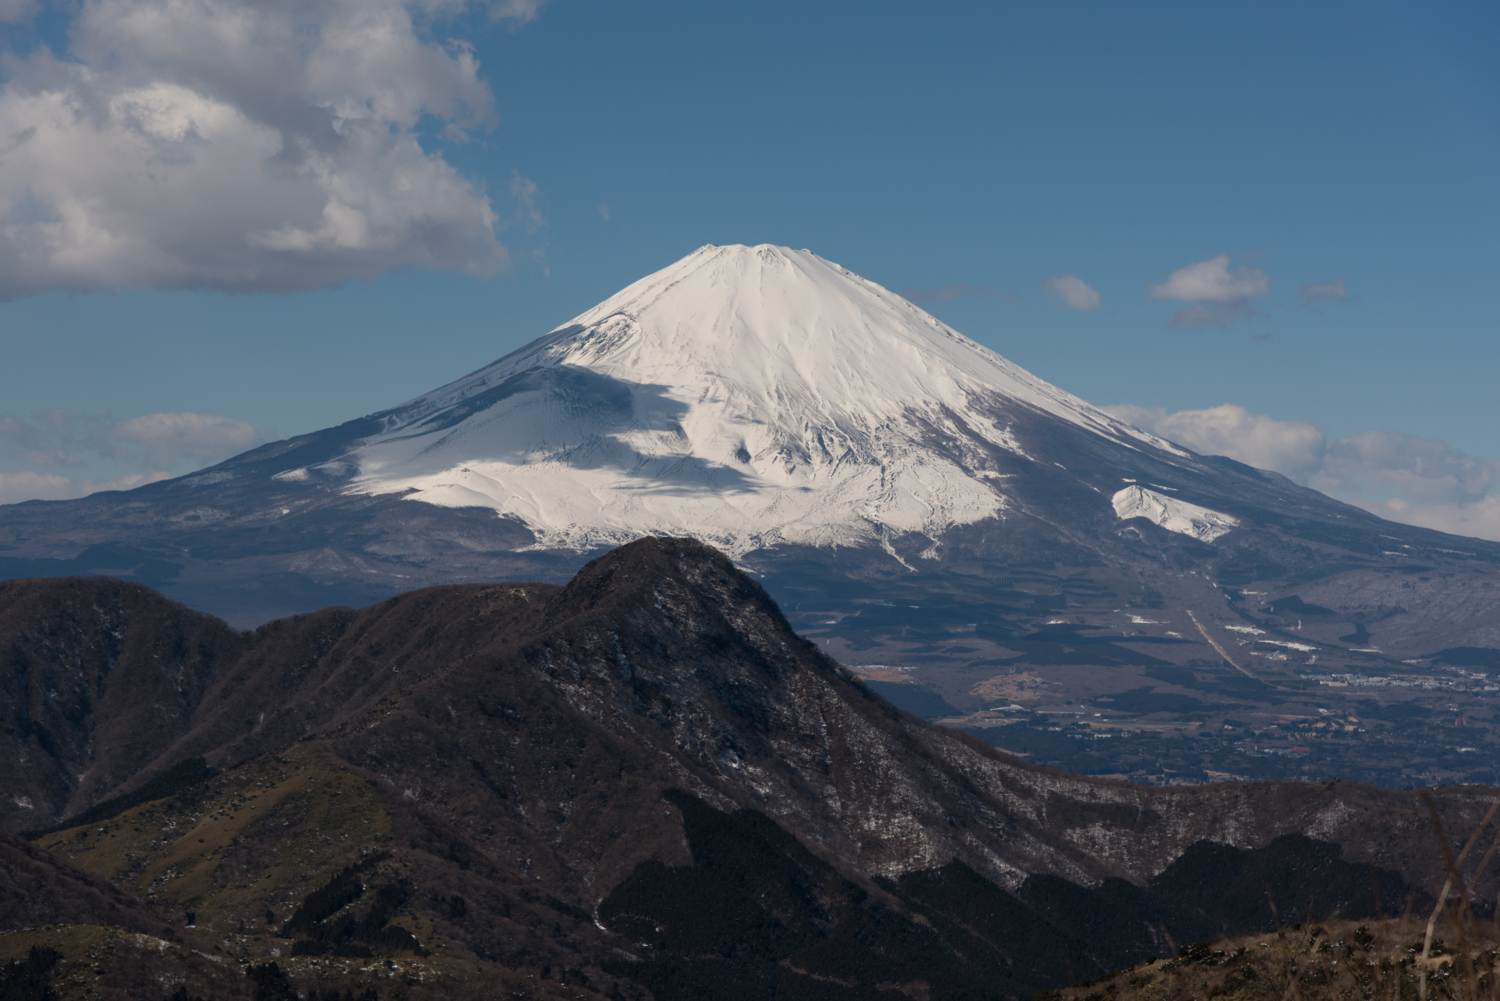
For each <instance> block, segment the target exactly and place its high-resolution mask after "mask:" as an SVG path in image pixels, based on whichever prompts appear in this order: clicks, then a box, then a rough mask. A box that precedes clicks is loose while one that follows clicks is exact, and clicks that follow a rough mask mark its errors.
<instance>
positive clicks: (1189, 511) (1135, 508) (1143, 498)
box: [1113, 486, 1240, 542]
mask: <svg viewBox="0 0 1500 1001" xmlns="http://www.w3.org/2000/svg"><path fill="white" fill-rule="evenodd" d="M1113 500H1114V505H1115V515H1116V516H1117V517H1118V518H1119V519H1120V520H1121V521H1124V520H1127V519H1130V518H1145V519H1146V520H1147V521H1150V522H1153V523H1155V524H1156V525H1159V526H1161V527H1162V528H1165V529H1166V530H1167V531H1169V532H1177V533H1178V534H1180V535H1190V536H1192V537H1193V538H1195V539H1197V540H1198V541H1200V542H1212V541H1214V540H1215V539H1217V538H1219V537H1220V536H1221V535H1227V534H1229V533H1230V532H1232V531H1234V529H1236V528H1238V527H1239V524H1240V521H1239V519H1238V518H1235V517H1233V516H1231V515H1227V514H1223V513H1221V512H1218V511H1210V510H1209V509H1208V508H1206V507H1199V506H1198V505H1197V504H1189V503H1188V502H1187V501H1184V500H1178V499H1177V498H1176V497H1164V496H1163V495H1161V494H1159V493H1156V492H1155V491H1153V490H1147V489H1146V488H1145V487H1141V486H1134V487H1126V488H1125V489H1124V490H1121V491H1120V492H1119V493H1117V494H1115V496H1114V498H1113Z"/></svg>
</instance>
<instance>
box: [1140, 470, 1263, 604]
mask: <svg viewBox="0 0 1500 1001" xmlns="http://www.w3.org/2000/svg"><path fill="white" fill-rule="evenodd" d="M1112 500H1113V501H1114V506H1115V516H1116V517H1118V518H1119V519H1120V520H1121V521H1124V520H1126V519H1129V518H1145V519H1146V520H1147V521H1150V522H1153V523H1155V524H1157V525H1160V526H1161V527H1162V528H1165V529H1166V530H1167V531H1169V532H1177V533H1178V534H1180V535H1191V536H1192V537H1193V538H1195V539H1197V540H1198V541H1199V542H1212V541H1214V540H1215V539H1217V538H1219V537H1220V536H1223V535H1228V534H1229V533H1230V532H1232V531H1234V530H1235V529H1236V528H1238V527H1239V524H1240V520H1239V519H1238V518H1236V517H1234V516H1233V515H1228V514H1223V513H1222V512H1219V511H1211V510H1209V509H1208V508H1206V507H1199V506H1198V505H1197V504H1189V503H1188V502H1187V501H1182V500H1178V499H1177V498H1176V497H1167V496H1165V495H1164V494H1159V493H1157V492H1156V491H1154V490H1147V489H1145V488H1144V487H1140V486H1135V487H1126V488H1125V489H1124V490H1121V491H1119V492H1118V493H1116V494H1115V495H1114V497H1113V498H1112ZM1231 628H1233V627H1231Z"/></svg>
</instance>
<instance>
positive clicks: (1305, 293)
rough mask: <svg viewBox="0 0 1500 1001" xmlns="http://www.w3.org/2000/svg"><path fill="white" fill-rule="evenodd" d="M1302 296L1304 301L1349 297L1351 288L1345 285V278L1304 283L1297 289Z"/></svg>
mask: <svg viewBox="0 0 1500 1001" xmlns="http://www.w3.org/2000/svg"><path fill="white" fill-rule="evenodd" d="M1297 291H1298V294H1300V295H1301V296H1302V301H1303V302H1304V303H1313V302H1322V301H1324V300H1325V299H1347V298H1349V290H1348V289H1347V288H1345V287H1344V279H1342V278H1335V279H1334V280H1333V281H1331V282H1314V283H1313V284H1311V285H1304V286H1302V287H1301V288H1300V289H1298V290H1297Z"/></svg>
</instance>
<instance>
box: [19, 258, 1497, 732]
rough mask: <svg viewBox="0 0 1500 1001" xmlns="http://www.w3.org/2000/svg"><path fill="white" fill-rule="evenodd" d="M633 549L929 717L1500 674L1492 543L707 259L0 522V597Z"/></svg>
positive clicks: (206, 593)
mask: <svg viewBox="0 0 1500 1001" xmlns="http://www.w3.org/2000/svg"><path fill="white" fill-rule="evenodd" d="M643 535H677V536H685V535H690V536H695V537H697V538H699V539H701V540H703V541H705V542H708V543H711V544H712V545H714V546H716V547H718V548H720V549H721V550H723V551H725V552H726V553H728V554H729V555H730V556H732V557H733V558H734V559H735V561H736V562H737V563H738V564H739V565H740V566H741V567H742V568H744V569H746V570H749V571H751V572H753V573H755V574H757V575H759V579H760V580H761V581H762V583H763V584H764V586H765V587H766V588H767V589H768V590H769V591H770V593H771V594H772V596H773V597H775V598H776V599H777V600H778V602H779V603H780V604H781V606H782V608H783V609H784V610H785V612H786V614H787V615H788V617H789V618H790V620H791V621H792V623H793V625H794V626H796V627H797V628H798V630H799V631H800V632H802V633H803V634H804V635H806V636H808V637H809V638H811V639H813V640H814V641H815V642H817V643H818V644H819V645H820V646H821V647H823V648H824V649H826V650H827V651H828V652H829V653H831V654H832V655H834V656H836V657H839V658H840V659H842V660H844V661H845V662H847V663H851V664H854V665H856V666H859V665H864V666H865V667H867V668H869V670H870V671H871V672H873V673H871V674H870V675H869V676H870V677H872V678H873V677H876V676H879V677H883V678H886V679H888V680H891V681H897V682H910V681H911V680H912V679H913V677H922V678H925V679H926V681H927V683H928V684H929V685H930V686H931V688H932V689H933V690H934V691H935V693H936V694H935V695H934V698H936V699H937V702H936V703H935V704H936V705H938V706H939V707H941V708H942V709H943V711H949V710H952V711H958V710H968V709H971V708H973V707H975V706H978V705H982V704H984V703H987V702H994V701H996V700H997V699H1005V700H1011V701H1014V700H1016V699H1020V700H1021V701H1023V702H1024V701H1026V698H1028V697H1029V698H1033V702H1035V700H1036V699H1041V698H1043V696H1040V695H1037V694H1036V693H1035V692H1034V691H1030V690H1028V691H1030V694H1029V695H1028V694H1027V692H1023V691H1022V690H1021V689H1020V688H1017V687H1016V685H1011V684H1010V683H1009V682H1003V683H1002V682H1000V681H997V680H995V679H996V678H999V677H1000V676H1001V675H1002V674H1005V673H1006V672H1009V674H1010V675H1014V674H1015V673H1016V672H1017V671H1018V670H1021V669H1022V668H1027V667H1028V666H1030V667H1035V666H1037V665H1054V666H1056V665H1061V666H1062V667H1067V668H1069V669H1071V668H1074V667H1080V668H1084V669H1086V671H1085V674H1081V675H1079V677H1085V676H1086V677H1087V678H1089V679H1096V680H1097V679H1098V678H1101V677H1104V675H1105V674H1108V672H1105V671H1104V670H1103V669H1104V668H1109V669H1110V671H1114V672H1115V673H1114V674H1112V675H1110V676H1109V678H1108V679H1107V680H1104V681H1099V682H1098V684H1099V685H1102V686H1105V687H1103V688H1100V690H1099V691H1097V692H1093V694H1094V695H1101V696H1102V695H1103V694H1104V693H1105V692H1108V691H1113V690H1115V689H1120V688H1122V687H1123V686H1126V685H1128V684H1129V683H1131V682H1132V681H1133V680H1134V681H1141V680H1142V679H1141V678H1140V677H1137V676H1133V675H1131V674H1130V672H1131V671H1134V672H1136V674H1137V675H1139V673H1140V672H1141V671H1146V672H1148V673H1149V672H1150V671H1156V672H1157V673H1156V674H1153V675H1150V677H1151V678H1154V679H1156V681H1158V682H1162V681H1163V680H1164V679H1167V678H1168V676H1167V675H1166V674H1163V673H1162V672H1163V671H1167V670H1168V667H1163V666H1162V665H1168V666H1170V665H1173V664H1175V665H1177V666H1176V667H1175V668H1172V670H1178V671H1179V674H1177V675H1173V676H1172V677H1175V678H1176V679H1177V680H1176V681H1174V682H1171V684H1172V685H1175V686H1176V687H1175V688H1171V687H1170V686H1168V689H1167V690H1170V691H1182V692H1189V691H1193V690H1194V689H1193V687H1192V686H1193V685H1195V684H1197V685H1199V686H1200V687H1201V686H1202V685H1203V684H1207V683H1208V682H1207V681H1206V680H1205V679H1204V678H1202V677H1198V676H1195V675H1193V674H1192V670H1200V671H1201V670H1207V667H1205V666H1204V665H1207V666H1208V667H1213V668H1214V670H1219V669H1220V668H1223V669H1224V670H1229V668H1230V667H1232V669H1233V670H1232V671H1231V674H1234V676H1235V677H1240V678H1244V676H1245V675H1249V676H1250V677H1249V678H1245V679H1244V680H1245V681H1246V682H1247V683H1248V682H1249V681H1251V680H1254V681H1255V682H1256V683H1257V684H1262V685H1263V686H1264V685H1271V686H1272V687H1275V686H1276V685H1278V684H1281V683H1282V682H1286V683H1287V684H1303V682H1301V681H1297V680H1296V679H1298V678H1302V677H1303V676H1312V675H1313V674H1316V673H1318V672H1326V673H1327V674H1328V675H1329V676H1330V677H1331V676H1334V675H1338V674H1339V672H1343V674H1344V675H1349V676H1352V674H1359V673H1361V672H1363V673H1364V674H1368V675H1374V674H1377V673H1378V674H1380V675H1381V676H1382V677H1396V676H1398V675H1400V674H1402V672H1407V673H1410V672H1412V671H1417V670H1428V669H1429V668H1431V667H1432V666H1433V665H1441V664H1444V663H1449V664H1452V663H1458V662H1465V663H1469V664H1470V665H1471V666H1480V665H1485V664H1489V663H1490V662H1491V661H1493V662H1494V666H1496V667H1500V586H1497V584H1500V576H1497V573H1496V569H1497V566H1500V545H1495V544H1491V543H1488V542H1482V541H1479V540H1474V539H1463V538H1456V537H1453V536H1448V535H1444V534H1441V533H1438V532H1432V531H1428V530H1425V529H1419V528H1413V527H1410V526H1405V525H1397V524H1393V523H1390V522H1386V521H1383V520H1381V519H1379V518H1376V517H1374V516H1373V515H1370V514H1368V513H1366V512H1364V511H1361V510H1359V509H1357V508H1354V507H1351V506H1349V505H1346V504H1342V503H1339V502H1337V501H1334V500H1332V499H1330V498H1328V497H1326V496H1324V495H1322V494H1319V493H1317V492H1315V491H1313V490H1309V489H1306V488H1303V487H1300V486H1297V485H1296V484H1294V483H1292V482H1291V481H1290V480H1288V479H1286V478H1285V477H1282V476H1280V475H1278V474H1276V473H1271V472H1265V471H1262V470H1257V469H1253V468H1251V467H1249V466H1245V465H1243V464H1241V463H1238V462H1234V461H1232V460H1230V459H1226V458H1223V457H1215V456H1201V455H1197V454H1194V453H1192V452H1190V451H1188V450H1187V449H1184V448H1181V447H1179V446H1177V445H1175V444H1173V443H1171V442H1168V441H1165V440H1163V439H1161V438H1157V437H1154V436H1152V435H1150V434H1147V433H1145V432H1143V431H1141V430H1139V429H1138V428H1135V427H1132V426H1130V425H1129V424H1126V423H1123V422H1121V421H1119V420H1117V419H1115V418H1113V417H1111V416H1109V415H1108V414H1106V413H1104V412H1103V411H1100V410H1098V409H1096V408H1095V407H1092V406H1090V405H1089V404H1087V403H1085V402H1084V401H1082V400H1080V399H1078V398H1076V397H1074V396H1071V395H1069V394H1068V393H1066V392H1064V391H1062V390H1060V389H1058V388H1056V387H1054V386H1051V385H1049V384H1047V383H1046V382H1044V381H1042V380H1041V379H1038V378H1036V377H1035V376H1033V375H1031V374H1029V373H1027V372H1025V371H1023V370H1022V369H1020V368H1018V367H1017V366H1015V365H1013V364H1011V363H1010V362H1009V361H1007V360H1006V359H1004V358H1002V357H1001V356H1000V355H998V354H996V353H995V352H993V351H990V350H989V349H987V348H985V347H983V346H981V345H979V344H977V343H975V342H974V341H972V340H969V339H968V338H966V337H964V336H963V335H961V334H960V333H958V332H957V331H955V330H953V329H951V328H949V327H948V326H946V325H945V324H943V323H942V322H940V321H939V320H937V319H936V318H934V317H932V316H931V315H929V314H927V313H926V312H924V311H923V310H921V309H920V308H918V307H917V306H915V305H913V304H912V303H910V302H908V301H906V300H905V299H903V298H901V297H900V296H897V295H895V294H893V293H891V292H889V291H887V290H885V289H883V288H881V287H880V286H878V285H875V284H874V283H872V282H869V281H867V280H865V279H863V278H860V277H859V276H858V275H855V274H853V273H852V272H850V271H848V270H846V269H844V268H842V267H840V266H838V265H836V264H833V263H832V262H829V261H827V260H824V259H823V258H820V257H818V256H817V255H815V254H813V253H811V252H809V251H806V250H790V249H787V248H784V247H775V246H766V245H763V246H756V247H745V246H728V247H718V246H707V247H703V248H701V249H699V250H697V251H695V252H694V253H692V254H689V255H688V256H687V257H685V258H683V259H682V260H680V261H678V262H677V263H675V264H672V265H671V266H669V267H667V268H664V269H663V270H661V271H658V272H656V273H654V274H652V275H649V276H647V277H645V278H643V279H641V280H640V281H638V282H636V283H635V284H633V285H631V286H629V287H628V288H626V289H624V290H622V291H621V292H619V293H618V294H616V295H614V296H612V297H611V298H609V299H607V300H605V301H604V302H602V303H600V304H599V305H598V306H596V307H594V308H593V309H591V310H589V311H588V312H586V313H584V314H582V315H581V316H579V317H577V318H575V319H574V320H572V321H570V322H568V323H566V324H564V325H562V326H560V327H558V328H557V329H555V330H553V331H552V332H551V333H548V334H546V335H545V336H543V337H541V338H539V339H538V340H536V341H534V342H532V343H531V344H529V345H527V346H525V347H524V348H522V349H520V350H518V351H516V352H514V353H512V354H510V355H507V356H506V357H504V358H501V359H500V360H498V361H496V362H494V363H493V364H491V365H489V366H487V367H485V368H482V369H480V370H479V371H477V372H474V373H472V374H470V375H467V376H465V377H463V378H461V379H459V380H457V381H455V382H453V383H450V384H449V385H447V386H443V387H442V388H440V389H436V390H434V391H433V392H430V393H427V394H426V395H423V396H420V397H418V398H416V399H414V400H411V401H409V402H406V403H403V404H401V405H400V406H396V407H393V408H391V409H389V410H385V411H381V412H379V413H375V414H371V415H369V416H367V417H363V418H359V419H357V420H353V421H350V422H348V423H345V424H342V425H339V426H337V427H334V428H329V429H327V430H324V431H319V432H316V433H313V434H308V435H302V436H300V437H296V438H291V439H288V440H285V441H279V442H274V443H272V444H268V445H265V446H262V447H260V448H257V449H255V450H253V451H250V452H247V453H245V454H243V455H239V456H236V457H235V458H232V459H229V460H227V461H225V462H222V463H220V464H219V465H217V466H214V467H212V468H209V469H206V470H203V471H200V472H197V473H194V474H191V475H189V476H185V477H182V478H179V479H176V480H171V481H166V482H161V483H154V484H151V485H149V486H144V487H140V488H138V489H136V490H132V491H128V492H120V493H101V494H95V495H93V496H90V497H87V498H83V499H81V500H74V501H59V502H39V501H33V502H27V503H24V504H17V505H11V506H8V507H3V508H0V576H5V577H22V576H58V575H64V574H74V573H109V574H113V575H116V576H125V577H132V576H133V577H135V578H136V579H139V580H141V581H144V582H146V583H148V584H151V585H152V586H155V587H158V588H159V589H160V590H162V591H163V592H164V593H166V594H167V595H169V596H171V597H174V598H177V599H179V600H181V601H183V602H185V603H187V604H189V605H191V606H193V607H197V608H201V609H205V610H208V611H212V612H215V613H216V614H220V615H223V616H225V617H226V618H228V619H229V620H230V621H231V622H233V623H235V624H237V625H243V626H250V625H255V624H258V623H260V622H263V621H266V620H267V619H269V618H272V617H274V616H278V615H285V614H291V613H296V612H302V611H308V610H311V609H314V608H319V607H324V606H327V605H330V604H353V605H363V604H368V603H370V602H373V601H375V600H378V599H380V598H383V597H386V596H389V595H391V594H394V593H397V592H400V591H405V590H410V589H412V588H416V587H420V586H426V585H430V584H440V583H453V582H466V581H476V580H548V581H561V580H565V579H566V578H567V577H568V576H570V575H571V574H572V573H573V572H574V571H576V570H577V568H578V567H579V566H581V565H582V564H583V563H585V562H587V561H588V560H590V559H592V558H594V557H596V556H598V555H599V554H600V553H601V552H602V551H604V550H605V549H607V548H611V547H613V546H616V545H619V544H622V543H624V542H627V541H630V540H631V539H634V538H638V537H640V536H643ZM1453 650H1468V651H1477V652H1471V653H1468V654H1460V655H1455V654H1452V651H1453ZM1445 657H1446V660H1445V659H1444V658H1445ZM1465 657H1467V658H1468V661H1463V658H1465ZM1193 665H1197V667H1196V668H1194V667H1193ZM1214 665H1218V667H1214ZM1190 668H1191V670H1190ZM1183 670H1187V671H1188V673H1187V674H1182V673H1181V671H1183ZM881 672H884V674H882V673H881ZM923 672H927V673H926V674H925V675H924V674H923ZM943 672H947V673H946V674H945V673H943ZM976 672H978V673H976ZM1101 672H1103V673H1101ZM1122 672H1123V673H1122ZM1278 672H1279V673H1278ZM1429 673H1430V672H1429ZM1195 678H1196V680H1195ZM1277 678H1281V679H1282V681H1280V682H1279V681H1277V680H1276V679H1277ZM1090 683H1093V682H1092V681H1091V682H1090ZM1215 683H1216V684H1217V683H1218V682H1215ZM1017 684H1020V683H1019V682H1017ZM1037 684H1042V682H1041V681H1038V682H1037ZM986 686H988V687H986ZM1007 686H1009V687H1007ZM1108 686H1113V688H1110V687H1108ZM1023 687H1024V686H1023ZM1064 687H1065V688H1066V686H1064ZM1304 687H1305V684H1304ZM1132 690H1133V689H1132ZM1278 690H1280V689H1278ZM1080 693H1081V690H1078V689H1076V688H1075V689H1070V690H1067V691H1065V692H1063V694H1061V695H1058V696H1057V697H1058V698H1059V699H1063V698H1064V696H1066V699H1064V700H1065V701H1066V700H1071V701H1072V702H1076V701H1077V696H1078V695H1079V694H1080ZM938 696H940V697H938ZM1111 697H1113V696H1111ZM945 700H946V701H945ZM1043 701H1045V699H1043Z"/></svg>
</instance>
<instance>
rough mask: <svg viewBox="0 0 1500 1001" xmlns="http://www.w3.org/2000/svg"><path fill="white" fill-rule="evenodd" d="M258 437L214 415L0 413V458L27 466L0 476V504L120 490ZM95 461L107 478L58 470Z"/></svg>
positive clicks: (223, 454) (234, 450)
mask: <svg viewBox="0 0 1500 1001" xmlns="http://www.w3.org/2000/svg"><path fill="white" fill-rule="evenodd" d="M266 440H267V435H265V434H263V433H261V432H260V431H258V430H257V429H256V428H255V427H254V426H253V425H251V424H249V423H247V422H245V421H241V420H235V419H234V418H231V417H219V416H217V415H214V414H194V413H151V414H142V415H140V416H139V417H131V418H128V419H125V420H119V419H116V418H114V417H110V416H108V415H98V414H79V413H74V412H72V411H69V410H47V411H43V412H41V413H36V414H30V415H25V416H22V415H17V414H5V415H0V458H4V459H9V460H12V461H14V462H17V463H21V464H24V465H27V466H31V467H34V468H32V469H22V470H16V471H12V472H4V473H0V503H6V504H10V503H15V502H16V501H20V500H33V499H58V498H63V497H81V496H83V495H84V494H88V493H92V492H94V491H96V490H125V489H129V488H130V487H134V486H139V485H140V484H142V483H148V482H154V481H155V480H160V479H165V478H167V477H170V476H173V475H176V474H178V473H182V472H187V471H189V470H190V469H194V468H198V467H201V466H204V465H208V464H210V463H213V462H217V461H219V460H221V459H226V458H228V457H229V456H231V455H235V454H238V453H240V452H243V451H245V450H247V449H250V448H254V447H255V446H256V445H259V444H261V443H262V442H264V441H266ZM100 466H105V467H112V468H113V471H114V472H115V475H112V476H108V475H107V476H98V475H92V476H90V475H83V476H77V475H67V474H65V472H64V471H67V472H68V473H71V472H73V471H77V470H80V469H89V470H96V469H97V468H98V467H100ZM122 469H123V471H121V470H122Z"/></svg>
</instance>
